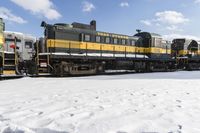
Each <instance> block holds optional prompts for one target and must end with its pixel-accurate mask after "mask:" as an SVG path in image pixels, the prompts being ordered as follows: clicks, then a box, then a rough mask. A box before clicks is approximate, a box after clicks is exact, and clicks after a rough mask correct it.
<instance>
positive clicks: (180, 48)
mask: <svg viewBox="0 0 200 133" xmlns="http://www.w3.org/2000/svg"><path fill="white" fill-rule="evenodd" d="M171 47H172V57H173V58H175V59H176V61H177V65H178V68H179V69H186V70H196V69H200V46H199V42H197V41H196V40H193V39H186V38H178V39H174V40H173V43H172V46H171Z"/></svg>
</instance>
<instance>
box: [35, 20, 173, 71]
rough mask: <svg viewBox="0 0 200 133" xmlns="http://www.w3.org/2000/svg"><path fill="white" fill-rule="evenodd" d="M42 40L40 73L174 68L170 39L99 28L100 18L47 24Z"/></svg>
mask: <svg viewBox="0 0 200 133" xmlns="http://www.w3.org/2000/svg"><path fill="white" fill-rule="evenodd" d="M41 26H42V27H44V29H45V37H44V38H43V39H40V41H39V43H38V52H37V60H38V61H37V63H38V73H39V74H41V73H50V74H54V75H68V74H69V75H76V74H78V75H79V74H96V73H101V72H104V71H105V70H107V69H112V70H113V69H114V70H115V69H126V70H127V69H129V70H135V71H161V70H162V71H163V70H168V69H169V67H170V68H172V64H173V63H174V61H173V59H172V58H171V45H170V42H168V41H164V40H163V39H162V37H161V36H160V35H158V34H153V33H148V32H140V31H138V33H137V34H136V35H134V36H127V35H121V34H113V33H108V32H99V31H96V21H94V20H93V21H91V22H90V24H89V25H87V24H81V23H72V24H62V23H58V24H54V25H51V24H47V23H45V22H42V24H41Z"/></svg>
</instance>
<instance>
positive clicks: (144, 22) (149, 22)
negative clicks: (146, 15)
mask: <svg viewBox="0 0 200 133" xmlns="http://www.w3.org/2000/svg"><path fill="white" fill-rule="evenodd" d="M140 22H141V23H142V24H144V25H147V26H151V25H152V24H151V21H149V20H141V21H140Z"/></svg>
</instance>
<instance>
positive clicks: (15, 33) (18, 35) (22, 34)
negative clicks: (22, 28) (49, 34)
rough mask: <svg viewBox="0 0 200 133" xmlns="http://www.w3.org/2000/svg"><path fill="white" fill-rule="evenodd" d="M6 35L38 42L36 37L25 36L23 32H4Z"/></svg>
mask: <svg viewBox="0 0 200 133" xmlns="http://www.w3.org/2000/svg"><path fill="white" fill-rule="evenodd" d="M4 34H14V35H15V36H17V37H24V38H31V39H34V40H35V41H36V37H34V36H32V35H30V34H24V33H21V32H15V31H4Z"/></svg>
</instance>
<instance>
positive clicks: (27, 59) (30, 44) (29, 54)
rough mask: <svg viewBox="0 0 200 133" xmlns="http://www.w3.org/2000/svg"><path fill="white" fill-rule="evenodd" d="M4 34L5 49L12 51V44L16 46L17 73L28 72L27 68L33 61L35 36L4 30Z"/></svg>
mask: <svg viewBox="0 0 200 133" xmlns="http://www.w3.org/2000/svg"><path fill="white" fill-rule="evenodd" d="M4 36H5V49H6V50H7V51H8V52H14V48H13V45H14V47H16V54H17V59H16V60H17V61H16V62H17V64H16V67H17V73H18V74H23V73H30V72H29V68H30V67H32V65H33V63H34V54H35V49H34V43H35V42H36V38H35V37H33V36H31V35H26V34H23V33H19V32H12V31H5V32H4Z"/></svg>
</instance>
